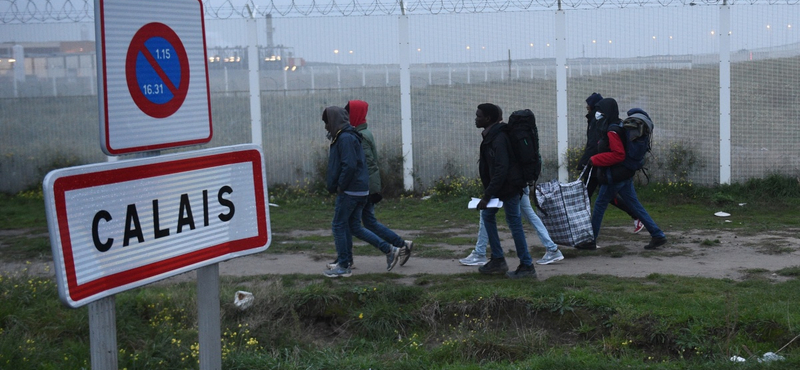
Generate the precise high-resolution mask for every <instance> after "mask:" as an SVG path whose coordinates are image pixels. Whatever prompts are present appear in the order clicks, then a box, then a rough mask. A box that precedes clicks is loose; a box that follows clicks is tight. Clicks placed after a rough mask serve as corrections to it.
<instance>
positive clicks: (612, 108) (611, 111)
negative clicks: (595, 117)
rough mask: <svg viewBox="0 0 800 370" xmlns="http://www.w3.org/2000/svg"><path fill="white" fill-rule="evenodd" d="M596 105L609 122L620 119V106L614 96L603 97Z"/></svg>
mask: <svg viewBox="0 0 800 370" xmlns="http://www.w3.org/2000/svg"><path fill="white" fill-rule="evenodd" d="M594 107H595V108H597V111H598V112H600V113H602V114H603V117H604V118H606V120H608V122H609V123H614V122H618V121H619V106H618V105H617V101H616V100H614V98H604V99H601V100H600V101H599V102H597V104H595V105H594Z"/></svg>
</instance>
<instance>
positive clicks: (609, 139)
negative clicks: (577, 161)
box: [589, 98, 667, 249]
mask: <svg viewBox="0 0 800 370" xmlns="http://www.w3.org/2000/svg"><path fill="white" fill-rule="evenodd" d="M597 109H598V111H599V112H600V113H601V114H602V115H603V116H604V118H606V120H607V121H606V123H607V125H605V126H604V132H605V134H604V135H603V136H602V137H601V139H600V141H599V142H598V145H597V149H598V154H595V155H593V156H592V157H591V158H589V165H591V166H594V167H595V168H596V169H598V171H597V172H596V173H597V175H596V177H597V179H598V182H599V183H600V190H599V191H598V193H597V199H596V200H595V203H594V211H593V212H592V231H593V232H594V245H595V247H596V245H597V237H598V236H599V235H600V225H601V224H602V222H603V215H604V214H605V211H606V208H607V207H608V204H609V203H610V202H611V200H612V199H614V197H616V196H617V194H619V196H620V197H621V198H622V200H623V201H625V203H626V204H627V205H628V206H630V207H631V210H632V211H633V212H635V213H636V214H637V215H639V219H640V220H641V221H642V224H644V227H645V228H646V229H647V231H648V232H649V233H650V243H648V244H647V245H646V246H645V247H644V248H645V249H656V248H658V247H660V246H663V245H664V244H666V243H667V237H666V236H665V235H664V232H663V231H661V229H659V227H658V225H656V223H655V221H653V219H652V218H651V217H650V215H649V214H648V213H647V211H646V210H645V209H644V206H642V203H640V202H639V199H638V198H637V196H636V190H635V189H634V188H633V174H634V173H635V171H631V170H629V169H627V168H625V167H624V166H623V165H622V162H623V161H624V160H625V156H626V147H627V146H628V145H629V143H628V138H627V135H625V134H624V132H623V128H622V126H621V125H620V124H619V123H620V119H619V107H618V105H617V101H616V100H614V99H610V98H606V99H603V100H601V101H600V102H598V103H597ZM639 111H641V110H639ZM631 112H634V113H633V114H632V115H631V117H635V118H637V119H640V120H642V121H644V122H645V123H647V124H648V126H650V127H652V126H653V125H652V121H651V120H650V117H649V115H647V114H646V113H644V111H641V112H642V113H639V112H637V111H634V110H631Z"/></svg>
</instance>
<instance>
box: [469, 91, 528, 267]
mask: <svg viewBox="0 0 800 370" xmlns="http://www.w3.org/2000/svg"><path fill="white" fill-rule="evenodd" d="M502 121H503V116H502V113H501V110H500V107H498V106H497V105H494V104H491V103H482V104H480V105H478V109H477V111H476V112H475V127H477V128H480V129H483V131H482V132H481V135H482V136H483V140H482V141H481V145H480V159H479V161H478V170H479V173H480V177H481V183H482V184H483V189H484V190H483V196H482V197H481V200H480V202H478V206H477V208H478V209H479V210H481V212H480V214H481V220H482V221H483V224H484V227H485V229H486V234H487V237H488V241H489V246H490V247H491V251H492V254H491V256H492V258H491V259H490V260H489V261H488V262H487V263H486V264H484V265H483V266H481V267H479V268H478V271H479V272H480V273H482V274H506V276H508V277H510V278H512V279H518V278H523V277H536V269H535V268H534V267H533V262H532V260H531V256H530V253H529V252H528V243H527V241H526V240H525V232H524V231H523V230H522V219H521V218H520V208H519V203H520V200H521V195H522V187H517V186H514V185H513V184H514V183H520V182H521V177H522V173H521V171H520V168H519V165H517V164H515V163H513V162H512V161H511V156H512V154H511V143H510V141H509V139H508V136H507V135H506V133H505V125H506V124H505V123H503V122H502ZM517 180H519V181H517ZM493 198H498V199H499V200H501V201H502V202H503V210H504V211H505V214H506V223H507V224H508V228H509V229H510V230H511V235H512V237H513V239H514V246H515V248H516V251H517V256H518V257H519V261H520V264H519V267H517V269H516V270H515V271H513V272H512V271H508V264H507V263H506V259H505V256H504V253H503V248H502V246H501V245H500V237H499V235H498V232H497V220H496V215H497V212H498V211H499V208H487V205H488V204H489V201H490V200H491V199H493Z"/></svg>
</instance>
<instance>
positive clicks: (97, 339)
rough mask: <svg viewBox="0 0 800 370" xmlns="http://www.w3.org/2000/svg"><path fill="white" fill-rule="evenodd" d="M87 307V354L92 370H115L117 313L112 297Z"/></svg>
mask: <svg viewBox="0 0 800 370" xmlns="http://www.w3.org/2000/svg"><path fill="white" fill-rule="evenodd" d="M88 306H89V353H90V356H91V359H92V369H93V370H116V369H117V368H118V366H119V365H118V364H117V313H116V299H115V298H114V296H113V295H112V296H109V297H105V298H101V299H98V300H96V301H94V302H91V303H89V304H88Z"/></svg>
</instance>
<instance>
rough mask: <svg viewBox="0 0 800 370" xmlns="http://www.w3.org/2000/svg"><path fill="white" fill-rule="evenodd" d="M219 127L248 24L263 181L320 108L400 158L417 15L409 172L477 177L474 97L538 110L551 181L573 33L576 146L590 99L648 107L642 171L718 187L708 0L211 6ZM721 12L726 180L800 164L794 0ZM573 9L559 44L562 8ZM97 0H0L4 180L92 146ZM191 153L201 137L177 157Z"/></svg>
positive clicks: (714, 42)
mask: <svg viewBox="0 0 800 370" xmlns="http://www.w3.org/2000/svg"><path fill="white" fill-rule="evenodd" d="M203 4H204V11H205V17H206V19H205V30H206V42H207V54H208V56H209V60H208V67H209V83H210V89H211V104H212V119H213V125H214V138H213V139H212V141H211V142H210V143H209V144H207V145H206V146H220V145H230V144H237V143H245V142H249V141H250V111H249V109H250V108H249V107H250V104H249V96H250V91H249V83H248V65H247V60H248V55H247V43H248V41H247V40H246V35H247V32H246V29H247V22H248V19H251V21H255V22H257V25H258V30H259V40H258V52H259V70H260V72H259V83H260V88H261V97H262V120H263V133H262V137H263V148H264V153H265V157H266V163H267V175H268V181H269V182H270V183H271V184H275V183H288V184H294V183H303V182H305V181H307V180H310V179H313V178H315V176H318V174H317V173H316V171H317V168H318V163H319V161H322V160H324V158H325V153H326V148H327V141H326V139H325V131H324V129H323V126H322V122H321V120H320V116H321V112H322V109H323V108H324V107H325V106H328V105H340V106H343V105H344V104H346V103H347V101H348V100H351V99H360V100H365V101H367V102H368V103H369V104H370V111H369V115H368V116H367V120H368V122H369V123H370V128H371V129H372V130H373V132H374V133H375V136H376V139H377V141H378V149H379V153H380V154H381V156H382V157H384V158H385V159H386V158H397V157H400V156H402V151H401V147H402V138H401V136H402V135H401V104H400V101H401V89H400V64H399V63H400V62H399V57H398V26H397V25H398V17H399V14H401V13H402V12H403V9H405V14H406V15H407V16H408V19H409V25H410V27H409V29H410V34H409V40H410V45H409V48H410V50H409V53H410V63H411V64H410V76H411V123H412V127H413V135H412V138H411V140H412V147H413V153H414V166H413V175H414V178H415V181H416V182H417V184H416V185H417V186H418V189H419V188H422V189H424V188H426V187H428V186H430V185H431V184H433V182H435V181H436V180H437V179H440V178H442V177H444V176H446V175H454V176H467V177H476V176H477V159H478V154H477V152H478V145H479V143H480V131H479V130H477V129H476V128H475V127H474V124H473V122H474V113H475V109H476V107H477V105H478V104H479V103H482V102H486V101H490V102H494V103H496V104H498V105H500V106H501V107H502V108H503V110H504V111H505V116H506V117H507V116H508V115H509V114H510V113H511V112H512V111H514V110H517V109H524V108H529V109H531V110H533V111H534V112H535V114H536V116H537V124H538V126H539V133H540V142H541V149H542V156H543V159H544V161H545V167H544V172H543V175H542V178H543V179H549V178H555V177H557V176H558V172H557V169H558V163H559V160H563V158H559V154H558V150H557V130H558V127H557V122H558V120H557V114H558V113H557V109H556V103H557V89H558V87H557V84H556V75H557V62H556V51H555V49H556V46H557V42H565V43H566V55H567V60H566V68H567V85H566V89H567V91H566V92H567V122H568V126H569V131H568V133H569V134H568V143H569V147H570V148H571V149H573V150H578V149H579V148H582V146H583V144H584V142H585V128H586V127H585V125H586V119H585V118H584V114H585V109H584V105H585V102H584V99H585V98H586V97H587V96H588V95H590V94H591V93H592V92H599V93H601V94H602V95H603V96H605V97H613V98H615V99H617V101H618V102H619V105H620V110H621V112H622V113H623V115H622V116H623V117H624V112H625V111H626V110H627V109H629V108H633V107H640V108H643V109H645V110H646V111H648V112H649V113H650V115H651V117H653V119H654V122H655V125H656V129H655V134H654V138H653V140H654V141H653V154H654V155H653V157H651V158H650V165H649V167H650V173H651V178H654V179H655V180H661V181H692V182H695V183H698V184H713V183H716V182H718V181H719V178H720V176H719V173H720V114H721V107H720V70H719V66H720V64H719V59H720V50H719V34H718V32H719V27H718V24H719V19H718V14H719V5H720V4H721V3H718V2H704V1H698V2H688V1H672V2H670V1H665V2H653V1H638V2H591V1H588V2H587V1H573V2H569V1H565V2H560V3H559V2H536V1H532V2H519V1H508V2H472V3H466V2H450V3H447V2H430V1H429V2H424V1H418V2H411V3H406V4H403V5H401V3H395V2H391V3H384V2H377V1H376V2H371V3H358V2H351V3H347V4H344V3H336V2H330V3H322V2H309V4H313V5H301V4H300V2H297V1H295V2H279V1H271V2H244V1H243V2H236V1H233V0H228V1H216V0H209V1H204V2H203ZM559 4H560V5H559ZM728 4H730V5H731V7H730V9H731V31H730V36H731V38H730V40H731V46H730V50H731V53H730V58H731V73H730V74H731V77H730V94H731V112H730V120H731V172H732V174H731V180H732V181H745V180H747V179H749V178H754V177H763V176H766V175H769V174H771V173H780V174H784V175H792V176H796V175H798V172H800V156H798V150H797V148H798V147H800V130H797V124H796V120H797V117H800V104H799V103H800V33H798V30H795V27H797V25H800V22H798V21H800V16H798V15H797V14H800V12H798V7H797V6H798V5H795V3H793V2H774V1H773V2H765V1H750V2H728ZM559 6H560V7H561V9H563V10H564V12H565V14H566V30H567V32H566V35H565V38H564V40H562V41H559V40H557V35H556V24H555V22H556V20H555V17H554V16H553V12H554V10H556V9H558V8H559ZM93 19H94V5H93V2H92V1H83V0H82V1H70V0H66V1H57V0H50V1H40V0H5V1H0V86H2V88H0V191H2V192H17V191H20V190H23V189H25V188H28V187H31V186H37V185H38V184H40V183H41V179H42V177H43V175H44V174H45V173H46V172H47V171H49V170H51V169H53V168H56V167H60V166H69V165H76V164H81V163H94V162H101V161H105V160H106V157H105V156H104V155H103V154H102V152H101V150H100V142H99V138H98V136H99V128H98V111H97V104H98V103H97V102H98V98H97V96H96V95H97V73H96V68H95V67H96V66H95V63H96V62H95V58H96V56H95V46H94V45H95V41H94V39H95V35H94V22H93ZM187 149H197V147H190V148H182V149H177V150H187Z"/></svg>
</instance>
